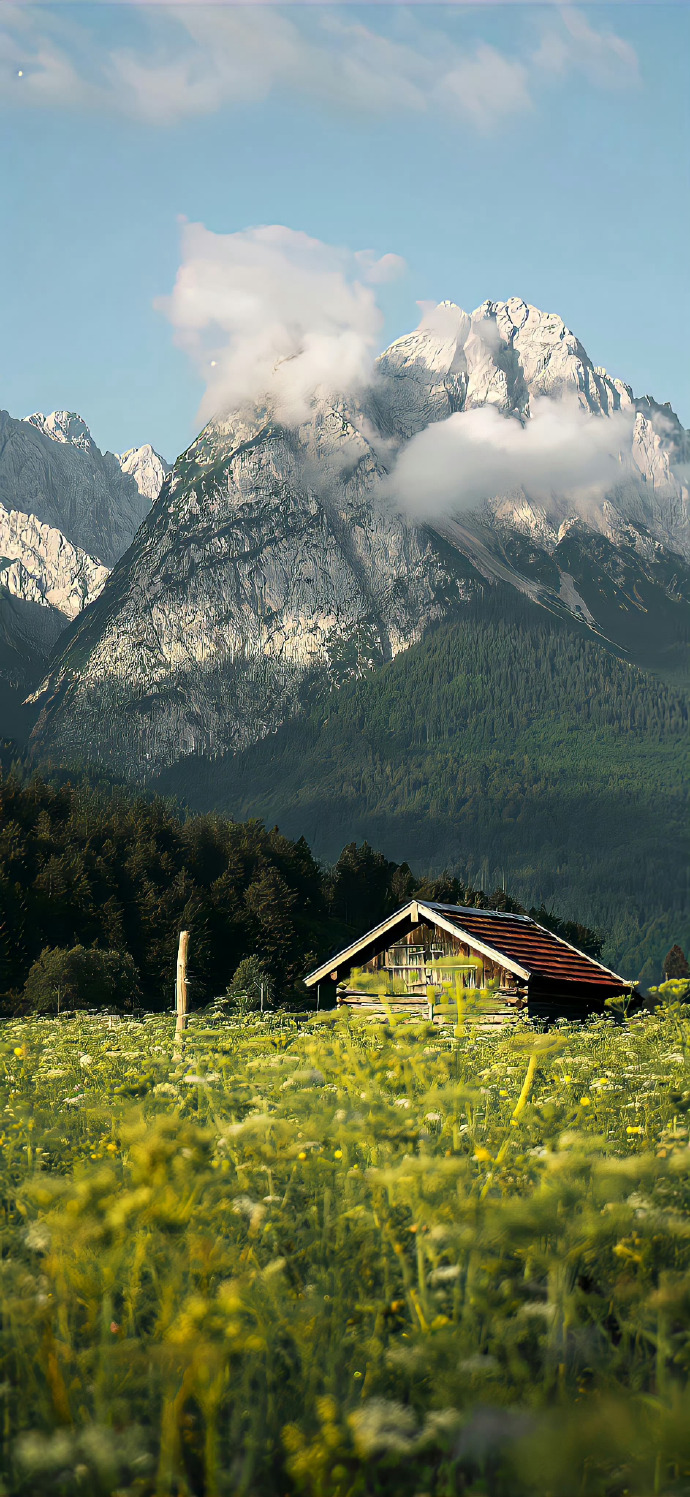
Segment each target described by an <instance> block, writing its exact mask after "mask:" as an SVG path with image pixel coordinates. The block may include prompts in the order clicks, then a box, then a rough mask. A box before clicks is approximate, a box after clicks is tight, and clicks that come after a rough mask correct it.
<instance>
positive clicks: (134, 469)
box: [115, 442, 170, 504]
mask: <svg viewBox="0 0 690 1497" xmlns="http://www.w3.org/2000/svg"><path fill="white" fill-rule="evenodd" d="M115 457H116V459H117V461H118V463H119V464H120V467H121V469H122V472H123V473H128V474H129V475H130V477H132V478H133V479H134V482H135V484H136V486H137V488H138V490H139V493H140V494H141V495H142V497H143V498H144V499H148V500H149V502H150V503H151V504H154V503H155V501H156V499H157V498H158V495H159V494H160V491H161V489H162V487H163V481H164V479H165V478H166V476H167V474H168V473H169V472H170V464H169V463H166V461H165V458H164V457H161V455H160V453H159V452H156V451H155V449H154V448H153V447H152V446H151V443H150V442H145V443H144V446H143V447H130V448H128V450H127V452H116V453H115Z"/></svg>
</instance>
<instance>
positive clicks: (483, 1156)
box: [473, 1147, 491, 1164]
mask: <svg viewBox="0 0 690 1497" xmlns="http://www.w3.org/2000/svg"><path fill="white" fill-rule="evenodd" d="M473 1157H474V1158H475V1159H476V1160H477V1161H478V1163H479V1164H484V1163H485V1162H486V1160H487V1159H490V1158H491V1155H490V1153H489V1150H488V1149H484V1148H481V1147H480V1148H478V1149H475V1151H474V1156H473Z"/></svg>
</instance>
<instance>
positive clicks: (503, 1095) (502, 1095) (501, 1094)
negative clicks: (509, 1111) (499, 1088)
mask: <svg viewBox="0 0 690 1497" xmlns="http://www.w3.org/2000/svg"><path fill="white" fill-rule="evenodd" d="M498 1095H499V1097H507V1096H508V1093H507V1092H499V1094H498Z"/></svg>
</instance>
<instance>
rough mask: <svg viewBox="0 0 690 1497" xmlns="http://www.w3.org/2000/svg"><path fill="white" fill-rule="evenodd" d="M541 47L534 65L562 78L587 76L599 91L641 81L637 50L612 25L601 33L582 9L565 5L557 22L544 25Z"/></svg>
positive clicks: (555, 76)
mask: <svg viewBox="0 0 690 1497" xmlns="http://www.w3.org/2000/svg"><path fill="white" fill-rule="evenodd" d="M543 27H544V29H543V33H542V39H541V44H540V46H539V48H538V50H537V52H536V53H535V54H534V59H533V62H534V65H535V67H536V68H542V69H544V70H545V71H546V72H547V73H550V74H551V75H552V77H554V78H563V77H564V76H565V75H566V74H568V73H572V72H579V73H584V75H585V77H587V78H588V79H589V81H590V82H591V83H594V84H596V85H597V86H598V87H600V88H619V87H627V86H629V85H630V84H631V83H636V82H637V81H638V79H639V71H640V70H639V62H638V58H637V53H636V51H635V48H634V47H633V46H631V44H630V42H628V41H626V40H625V39H624V38H623V37H622V36H619V35H618V33H617V32H615V31H612V30H611V29H610V27H609V26H606V27H604V28H603V29H602V30H598V29H597V27H596V26H593V25H592V24H591V22H590V21H589V20H588V19H587V17H586V16H585V15H584V13H583V12H582V11H581V10H576V9H574V8H573V7H572V6H564V7H562V9H560V10H559V13H558V18H557V20H552V19H549V20H548V21H547V22H544V23H543Z"/></svg>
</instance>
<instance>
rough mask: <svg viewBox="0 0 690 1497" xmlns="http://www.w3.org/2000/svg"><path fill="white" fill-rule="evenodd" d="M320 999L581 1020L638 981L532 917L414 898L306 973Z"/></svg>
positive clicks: (440, 1012)
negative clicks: (626, 976) (553, 932)
mask: <svg viewBox="0 0 690 1497" xmlns="http://www.w3.org/2000/svg"><path fill="white" fill-rule="evenodd" d="M305 984H306V986H307V987H308V988H310V989H312V990H314V989H318V991H319V996H320V1002H321V1006H322V1007H328V1008H331V1007H333V1006H334V1004H337V1005H338V1006H340V1005H343V1004H346V1005H347V1006H348V1007H349V1008H352V1009H357V1010H360V1011H364V1012H369V1013H380V1014H381V1015H382V1016H385V1013H386V1009H387V1008H391V1009H393V1010H394V1011H397V1012H409V1013H410V1014H411V1015H414V1016H418V1017H429V1018H431V1019H442V1018H444V1017H447V1016H450V1015H451V1014H452V1013H454V1012H455V1010H456V1009H457V1005H458V1001H459V1002H460V1006H461V1009H462V1012H463V1013H464V1014H465V1015H466V1016H467V1018H468V1019H472V1018H474V1019H475V1020H476V1021H478V1022H480V1023H482V1024H483V1025H484V1024H493V1023H497V1024H502V1023H504V1022H505V1020H506V1019H509V1018H511V1017H513V1018H515V1017H517V1016H518V1015H520V1014H523V1015H526V1016H528V1017H530V1018H534V1019H543V1020H547V1021H553V1020H554V1019H558V1018H563V1019H570V1020H573V1019H583V1018H586V1017H587V1016H588V1015H589V1014H598V1013H603V1012H605V1010H606V1001H607V999H609V998H624V997H626V996H627V997H629V996H630V995H631V993H632V991H633V988H634V984H632V983H630V982H627V981H626V980H625V978H623V977H619V976H618V974H617V973H616V972H612V971H611V970H610V969H609V968H608V967H604V966H603V965H602V963H601V962H597V961H595V960H594V958H593V957H591V956H587V955H586V954H585V952H584V951H578V949H577V947H575V946H571V945H570V944H569V942H568V941H564V940H562V938H561V937H560V936H555V935H553V934H552V932H551V931H549V930H546V929H545V927H544V926H543V925H539V924H538V922H537V921H536V920H533V919H532V918H531V916H529V915H511V914H504V913H503V912H502V911H499V910H478V909H474V908H465V907H463V906H461V905H449V904H432V903H427V902H426V901H421V900H414V899H413V900H411V901H410V903H409V904H406V905H403V906H402V908H401V909H399V910H397V911H396V913H395V914H394V915H391V916H390V917H389V919H388V920H383V921H382V922H381V924H380V925H376V926H374V928H373V930H369V931H367V932H366V933H365V934H364V935H363V936H361V937H360V938H359V940H358V941H353V942H352V944H351V945H350V946H346V947H345V949H344V951H339V952H338V953H337V954H336V955H335V956H333V957H331V958H330V960H329V961H327V962H323V963H322V965H321V966H320V967H317V968H315V970H314V971H313V972H310V973H309V976H308V977H306V978H305Z"/></svg>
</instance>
